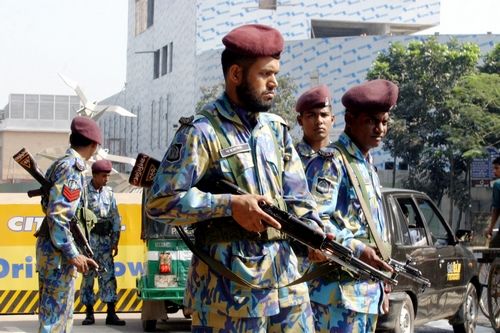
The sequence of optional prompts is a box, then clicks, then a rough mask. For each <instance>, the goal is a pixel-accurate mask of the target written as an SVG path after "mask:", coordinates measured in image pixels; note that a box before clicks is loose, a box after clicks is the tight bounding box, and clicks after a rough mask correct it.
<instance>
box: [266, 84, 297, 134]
mask: <svg viewBox="0 0 500 333" xmlns="http://www.w3.org/2000/svg"><path fill="white" fill-rule="evenodd" d="M296 95H297V85H296V84H295V82H294V81H293V79H292V78H291V77H290V76H288V75H285V76H279V77H278V89H277V91H276V97H275V98H274V105H273V108H272V109H271V112H273V113H276V114H278V115H280V116H281V117H282V118H283V119H285V121H286V122H287V123H288V125H289V126H291V127H293V126H294V125H295V123H296V122H297V119H296V118H297V114H296V113H295V103H296V100H295V96H296Z"/></svg>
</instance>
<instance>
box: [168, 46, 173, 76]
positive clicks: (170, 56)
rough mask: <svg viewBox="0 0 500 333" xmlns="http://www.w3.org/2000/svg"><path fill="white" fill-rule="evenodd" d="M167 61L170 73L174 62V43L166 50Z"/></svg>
mask: <svg viewBox="0 0 500 333" xmlns="http://www.w3.org/2000/svg"><path fill="white" fill-rule="evenodd" d="M168 59H169V60H170V62H169V63H168V72H169V73H172V66H173V62H174V42H170V47H169V48H168Z"/></svg>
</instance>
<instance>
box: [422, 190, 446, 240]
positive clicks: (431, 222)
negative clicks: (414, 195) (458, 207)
mask: <svg viewBox="0 0 500 333" xmlns="http://www.w3.org/2000/svg"><path fill="white" fill-rule="evenodd" d="M417 203H418V207H419V209H420V211H421V212H422V214H423V217H424V219H425V221H426V222H427V225H428V227H429V231H430V234H431V238H432V242H433V244H434V245H441V246H443V245H447V244H448V241H449V239H450V237H449V234H448V230H447V228H446V227H445V226H444V224H445V223H446V222H445V221H444V219H443V217H442V216H441V214H439V212H438V211H437V210H436V208H435V207H434V206H433V205H432V204H431V203H430V202H429V201H428V200H426V199H423V198H418V199H417Z"/></svg>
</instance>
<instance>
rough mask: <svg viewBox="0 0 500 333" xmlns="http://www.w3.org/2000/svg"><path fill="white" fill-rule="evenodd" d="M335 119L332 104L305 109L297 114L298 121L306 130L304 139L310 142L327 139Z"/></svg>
mask: <svg viewBox="0 0 500 333" xmlns="http://www.w3.org/2000/svg"><path fill="white" fill-rule="evenodd" d="M334 120H335V117H334V116H333V114H332V111H331V107H330V106H325V107H324V108H315V109H310V110H305V111H304V112H302V113H301V114H299V115H298V116H297V121H298V123H299V125H300V126H302V130H303V132H304V139H305V141H306V142H308V143H309V144H311V143H314V142H320V141H324V140H325V139H327V138H328V137H329V136H330V129H331V128H332V125H333V122H334Z"/></svg>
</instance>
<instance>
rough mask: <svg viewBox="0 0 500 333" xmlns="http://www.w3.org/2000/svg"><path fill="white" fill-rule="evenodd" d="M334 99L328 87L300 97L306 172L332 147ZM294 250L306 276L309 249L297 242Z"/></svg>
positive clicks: (302, 156)
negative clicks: (318, 155) (319, 155)
mask: <svg viewBox="0 0 500 333" xmlns="http://www.w3.org/2000/svg"><path fill="white" fill-rule="evenodd" d="M331 100H332V96H331V94H330V90H329V89H328V87H327V86H326V85H320V86H316V87H313V88H311V89H309V90H307V91H305V92H304V93H303V94H302V95H300V97H299V99H298V100H297V104H296V105H295V111H297V112H298V115H297V122H298V124H299V125H300V126H301V127H302V131H303V133H304V135H303V138H302V140H301V141H299V142H298V143H297V144H296V145H295V149H297V153H299V156H300V159H301V161H302V165H303V166H304V169H305V168H306V166H307V163H309V161H310V160H311V159H312V158H313V157H315V156H316V155H317V151H318V150H320V149H321V148H324V147H326V146H328V144H330V143H331V141H330V130H331V128H332V126H333V123H334V121H335V115H334V114H333V112H332V102H331ZM292 245H293V250H294V251H295V254H296V255H297V259H298V262H299V272H300V273H301V274H304V273H305V272H306V271H307V270H308V268H309V266H310V262H309V260H307V256H308V252H309V251H308V250H307V247H306V246H305V245H303V244H300V243H299V242H296V241H293V242H292Z"/></svg>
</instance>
